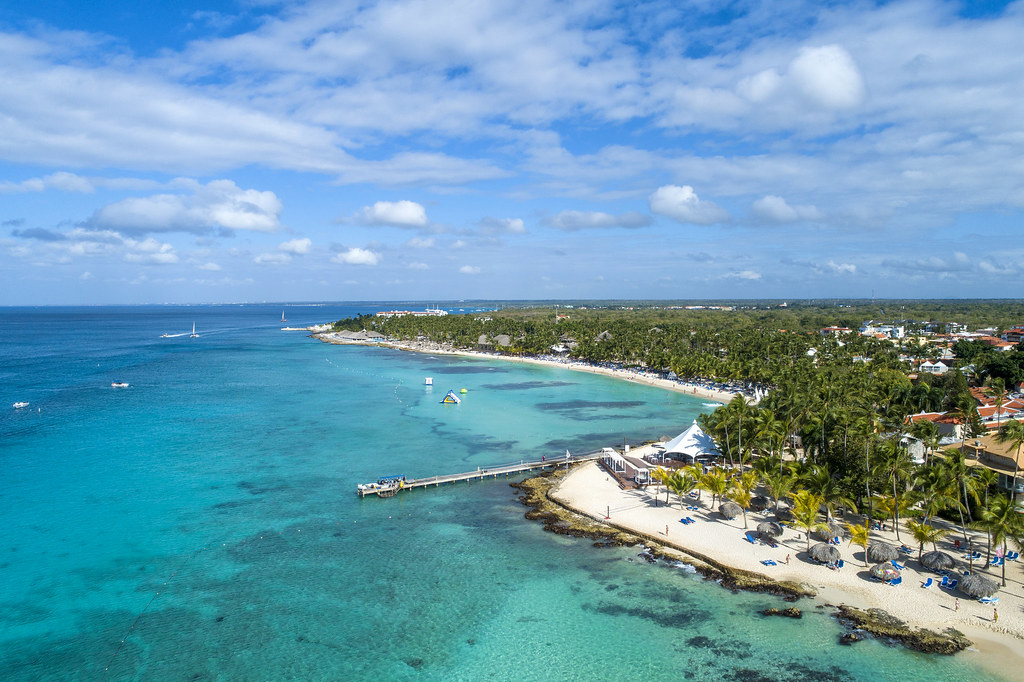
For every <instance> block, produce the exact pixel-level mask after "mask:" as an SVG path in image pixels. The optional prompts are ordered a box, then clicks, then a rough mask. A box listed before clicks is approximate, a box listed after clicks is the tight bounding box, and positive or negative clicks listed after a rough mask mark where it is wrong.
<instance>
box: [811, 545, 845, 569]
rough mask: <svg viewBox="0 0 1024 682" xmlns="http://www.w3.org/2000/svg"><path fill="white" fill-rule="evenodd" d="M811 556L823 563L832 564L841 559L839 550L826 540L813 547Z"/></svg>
mask: <svg viewBox="0 0 1024 682" xmlns="http://www.w3.org/2000/svg"><path fill="white" fill-rule="evenodd" d="M811 558H812V559H814V560H815V561H818V562H821V563H823V564H832V563H835V562H837V561H839V550H838V549H836V548H835V547H833V546H832V545H830V544H827V543H825V542H819V543H818V544H816V545H815V546H814V547H811Z"/></svg>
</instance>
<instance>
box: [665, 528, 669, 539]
mask: <svg viewBox="0 0 1024 682" xmlns="http://www.w3.org/2000/svg"><path fill="white" fill-rule="evenodd" d="M665 537H668V526H665Z"/></svg>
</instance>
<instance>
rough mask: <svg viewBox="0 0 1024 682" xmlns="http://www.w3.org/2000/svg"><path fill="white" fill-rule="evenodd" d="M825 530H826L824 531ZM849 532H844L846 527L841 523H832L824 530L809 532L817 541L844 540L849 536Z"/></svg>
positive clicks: (817, 529)
mask: <svg viewBox="0 0 1024 682" xmlns="http://www.w3.org/2000/svg"><path fill="white" fill-rule="evenodd" d="M826 528H827V530H826ZM849 534H850V532H849V531H848V530H846V526H844V525H843V524H841V523H837V522H835V521H833V522H832V523H830V524H828V525H827V526H826V527H824V528H815V529H814V530H813V531H811V535H812V536H813V537H815V538H817V539H819V540H831V539H832V538H844V537H846V536H847V535H849Z"/></svg>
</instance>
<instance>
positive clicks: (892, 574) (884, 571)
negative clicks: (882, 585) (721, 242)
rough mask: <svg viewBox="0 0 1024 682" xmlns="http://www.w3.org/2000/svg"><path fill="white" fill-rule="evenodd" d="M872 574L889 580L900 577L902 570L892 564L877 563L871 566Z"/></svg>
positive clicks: (880, 578)
mask: <svg viewBox="0 0 1024 682" xmlns="http://www.w3.org/2000/svg"><path fill="white" fill-rule="evenodd" d="M871 575H873V576H875V577H876V578H878V579H879V580H884V581H886V582H889V581H890V580H893V579H895V578H898V577H900V572H899V570H897V568H896V567H895V566H893V565H892V564H888V563H886V564H876V565H875V566H872V567H871Z"/></svg>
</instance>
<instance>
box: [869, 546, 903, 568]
mask: <svg viewBox="0 0 1024 682" xmlns="http://www.w3.org/2000/svg"><path fill="white" fill-rule="evenodd" d="M899 555H900V551H899V550H898V549H896V548H895V547H893V546H892V545H887V544H885V543H884V542H872V543H871V544H870V545H868V559H869V560H870V561H874V562H876V563H877V562H881V561H892V560H893V559H895V558H896V557H898V556H899Z"/></svg>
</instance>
